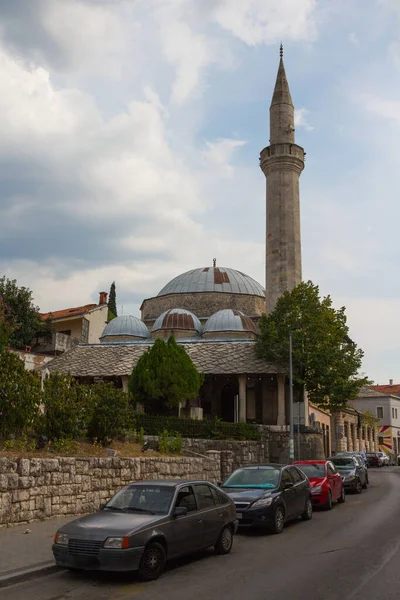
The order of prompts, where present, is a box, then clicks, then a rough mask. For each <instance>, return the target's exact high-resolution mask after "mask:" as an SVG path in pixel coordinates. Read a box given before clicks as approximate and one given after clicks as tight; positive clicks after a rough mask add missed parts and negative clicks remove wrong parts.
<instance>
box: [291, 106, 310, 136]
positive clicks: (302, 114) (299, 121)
mask: <svg viewBox="0 0 400 600" xmlns="http://www.w3.org/2000/svg"><path fill="white" fill-rule="evenodd" d="M309 114H310V112H309V111H308V110H307V109H306V108H296V109H295V111H294V124H295V127H298V128H303V129H305V130H306V131H314V127H313V126H312V125H310V123H309V122H308V115H309Z"/></svg>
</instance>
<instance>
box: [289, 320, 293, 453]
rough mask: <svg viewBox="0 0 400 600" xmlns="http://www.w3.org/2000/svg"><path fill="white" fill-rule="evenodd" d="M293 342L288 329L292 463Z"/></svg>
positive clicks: (291, 451) (291, 450)
mask: <svg viewBox="0 0 400 600" xmlns="http://www.w3.org/2000/svg"><path fill="white" fill-rule="evenodd" d="M292 353H293V340H292V329H291V328H290V329H289V428H290V429H289V458H290V462H293V461H294V426H293V356H292Z"/></svg>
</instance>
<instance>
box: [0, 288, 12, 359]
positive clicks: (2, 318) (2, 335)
mask: <svg viewBox="0 0 400 600" xmlns="http://www.w3.org/2000/svg"><path fill="white" fill-rule="evenodd" d="M15 328H16V323H15V318H14V317H13V315H12V313H11V310H10V309H9V308H8V307H7V306H6V305H5V303H4V301H3V298H2V297H1V296H0V352H1V350H3V349H4V348H7V347H8V345H9V343H10V338H11V336H12V334H13V333H14V331H15Z"/></svg>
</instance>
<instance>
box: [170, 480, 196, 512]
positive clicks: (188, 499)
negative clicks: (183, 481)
mask: <svg viewBox="0 0 400 600" xmlns="http://www.w3.org/2000/svg"><path fill="white" fill-rule="evenodd" d="M181 506H183V507H185V508H187V510H188V512H193V511H194V510H197V503H196V498H195V496H194V493H193V488H192V486H191V485H188V486H186V487H183V488H181V489H180V490H179V492H178V497H177V499H176V502H175V508H177V507H181Z"/></svg>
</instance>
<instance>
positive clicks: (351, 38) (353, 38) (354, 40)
mask: <svg viewBox="0 0 400 600" xmlns="http://www.w3.org/2000/svg"><path fill="white" fill-rule="evenodd" d="M349 42H351V43H352V44H354V46H357V45H358V44H359V42H360V40H359V39H358V35H357V34H356V33H355V32H354V31H352V32H351V33H349Z"/></svg>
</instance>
